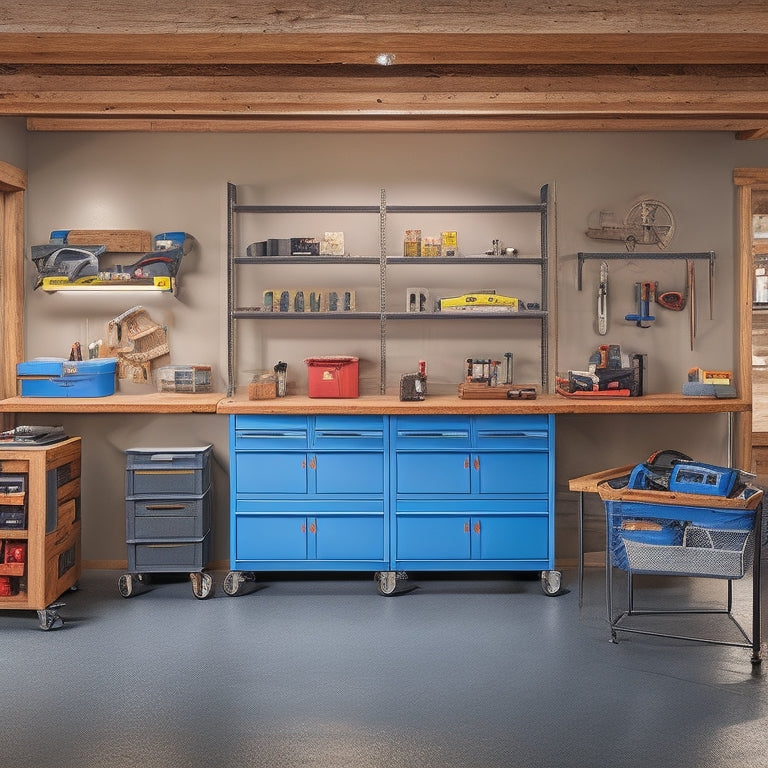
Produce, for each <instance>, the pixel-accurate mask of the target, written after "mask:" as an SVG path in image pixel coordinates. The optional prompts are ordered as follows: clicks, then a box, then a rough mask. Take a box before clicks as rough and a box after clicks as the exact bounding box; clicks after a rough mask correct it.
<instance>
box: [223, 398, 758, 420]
mask: <svg viewBox="0 0 768 768" xmlns="http://www.w3.org/2000/svg"><path fill="white" fill-rule="evenodd" d="M751 407H752V406H751V403H750V402H749V401H746V400H740V399H729V400H724V399H717V398H703V397H687V396H684V395H668V394H662V395H645V396H643V397H621V398H600V399H595V400H589V401H584V400H580V399H575V398H574V399H570V398H565V397H561V396H559V395H540V396H539V397H537V398H536V399H535V400H499V399H492V400H463V399H461V398H459V397H457V396H454V395H428V396H427V398H426V399H425V400H420V401H410V402H403V401H401V400H399V399H398V398H397V397H395V396H393V395H368V396H362V397H358V398H348V399H337V398H327V399H326V398H310V397H307V396H302V395H294V396H288V397H283V398H274V399H271V400H248V399H247V398H246V396H245V395H244V394H243V395H240V394H239V393H238V394H236V395H235V396H234V397H230V398H224V399H223V400H221V401H220V402H219V405H218V407H217V412H218V413H222V414H247V413H263V414H269V413H277V414H290V413H307V414H322V413H329V414H345V413H348V414H356V413H371V414H374V413H376V414H384V415H397V414H464V413H466V414H503V413H507V414H536V413H538V414H550V413H553V414H569V413H570V414H582V413H583V414H596V413H616V414H620V413H626V414H631V413H645V414H651V413H727V412H737V411H749V410H751Z"/></svg>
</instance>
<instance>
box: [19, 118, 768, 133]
mask: <svg viewBox="0 0 768 768" xmlns="http://www.w3.org/2000/svg"><path fill="white" fill-rule="evenodd" d="M767 122H768V116H766V117H763V118H761V119H758V118H751V119H746V118H733V117H713V118H711V119H703V118H701V117H671V116H647V115H644V116H632V117H614V116H607V115H602V114H591V115H585V114H579V115H571V116H551V115H534V116H529V115H484V116H479V115H471V114H470V115H455V114H451V115H424V114H413V115H367V116H366V115H363V116H361V115H351V116H338V115H312V116H301V115H297V116H284V115H264V116H261V117H249V118H215V117H210V118H205V117H176V118H162V117H157V118H151V117H143V118H139V117H136V118H129V117H31V118H29V119H28V120H27V121H26V125H27V130H29V131H126V132H128V131H138V132H150V133H163V132H177V133H178V132H181V133H271V132H280V133H304V132H312V133H345V132H349V133H357V132H371V131H388V132H395V133H398V132H414V133H418V132H493V131H519V132H523V131H528V132H530V131H702V130H706V131H727V132H745V133H746V134H749V133H751V132H753V131H759V130H761V129H762V127H763V126H764V125H765V124H766V123H767Z"/></svg>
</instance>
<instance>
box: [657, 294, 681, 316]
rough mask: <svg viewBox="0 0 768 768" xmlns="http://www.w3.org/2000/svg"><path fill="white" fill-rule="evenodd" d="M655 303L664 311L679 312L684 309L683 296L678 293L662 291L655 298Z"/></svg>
mask: <svg viewBox="0 0 768 768" xmlns="http://www.w3.org/2000/svg"><path fill="white" fill-rule="evenodd" d="M656 303H657V304H658V305H659V306H662V307H664V309H671V310H672V311H673V312H681V311H682V310H684V309H685V303H686V302H685V296H684V295H683V294H682V293H681V292H680V291H662V292H661V293H659V294H658V295H657V296H656Z"/></svg>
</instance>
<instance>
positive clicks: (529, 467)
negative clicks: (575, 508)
mask: <svg viewBox="0 0 768 768" xmlns="http://www.w3.org/2000/svg"><path fill="white" fill-rule="evenodd" d="M472 469H473V472H472V479H473V489H474V490H475V492H476V493H480V494H528V495H530V494H546V493H547V489H548V487H549V454H547V453H491V452H489V453H482V454H475V455H474V456H473V457H472Z"/></svg>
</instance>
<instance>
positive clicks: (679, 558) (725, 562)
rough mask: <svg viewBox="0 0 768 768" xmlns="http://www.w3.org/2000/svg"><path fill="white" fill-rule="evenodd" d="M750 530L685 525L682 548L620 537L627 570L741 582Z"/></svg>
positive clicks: (750, 547) (749, 554) (747, 563)
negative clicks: (624, 552)
mask: <svg viewBox="0 0 768 768" xmlns="http://www.w3.org/2000/svg"><path fill="white" fill-rule="evenodd" d="M752 536H753V531H752V529H748V530H743V529H737V530H728V529H720V528H704V527H700V526H696V525H686V526H685V527H684V529H683V541H682V544H681V545H668V544H653V543H648V542H646V541H638V540H637V539H636V538H631V537H626V536H621V541H622V544H623V545H624V549H625V551H626V556H627V562H628V564H629V569H630V570H631V571H632V572H634V573H667V574H677V575H686V576H706V577H709V578H721V579H740V578H742V577H743V576H744V574H745V573H746V572H747V570H748V569H749V567H750V565H751V563H752V550H753V545H752Z"/></svg>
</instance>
